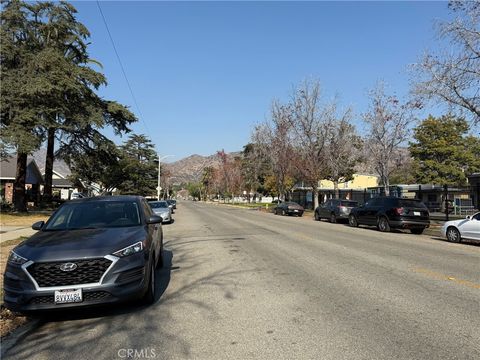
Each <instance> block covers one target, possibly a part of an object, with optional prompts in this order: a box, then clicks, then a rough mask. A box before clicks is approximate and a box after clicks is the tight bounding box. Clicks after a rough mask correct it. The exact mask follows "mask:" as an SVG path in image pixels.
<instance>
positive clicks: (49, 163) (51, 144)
mask: <svg viewBox="0 0 480 360" xmlns="http://www.w3.org/2000/svg"><path fill="white" fill-rule="evenodd" d="M54 148H55V129H54V128H49V129H48V141H47V156H46V158H45V179H44V180H45V187H44V188H43V202H45V203H50V202H51V201H52V182H53V161H54V160H55V158H54Z"/></svg>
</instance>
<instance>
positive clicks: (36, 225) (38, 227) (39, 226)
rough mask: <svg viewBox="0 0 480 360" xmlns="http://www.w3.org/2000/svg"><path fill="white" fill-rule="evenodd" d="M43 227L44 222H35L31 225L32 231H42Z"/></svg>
mask: <svg viewBox="0 0 480 360" xmlns="http://www.w3.org/2000/svg"><path fill="white" fill-rule="evenodd" d="M43 225H45V221H37V222H36V223H34V224H33V225H32V229H33V230H42V228H43Z"/></svg>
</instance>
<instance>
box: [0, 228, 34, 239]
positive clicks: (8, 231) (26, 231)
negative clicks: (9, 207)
mask: <svg viewBox="0 0 480 360" xmlns="http://www.w3.org/2000/svg"><path fill="white" fill-rule="evenodd" d="M36 232H37V231H36V230H33V229H32V227H31V226H8V225H5V226H0V243H3V242H5V241H8V240H13V239H18V238H19V237H22V236H24V237H29V236H32V235H33V234H35V233H36Z"/></svg>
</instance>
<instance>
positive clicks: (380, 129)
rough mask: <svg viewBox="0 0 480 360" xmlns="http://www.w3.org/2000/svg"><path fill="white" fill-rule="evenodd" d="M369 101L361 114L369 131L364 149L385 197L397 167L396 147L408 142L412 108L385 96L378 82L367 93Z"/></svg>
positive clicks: (408, 104) (383, 86)
mask: <svg viewBox="0 0 480 360" xmlns="http://www.w3.org/2000/svg"><path fill="white" fill-rule="evenodd" d="M370 99H371V105H370V108H369V110H368V112H367V113H365V114H363V120H364V121H365V123H366V125H367V128H368V130H367V131H368V135H367V138H366V143H365V145H366V147H367V151H368V156H369V158H370V161H371V162H372V163H373V167H374V169H375V171H376V173H377V174H378V176H379V177H380V182H381V184H382V185H383V187H384V190H385V194H386V195H389V194H390V190H389V186H390V180H389V178H390V175H391V174H392V172H393V170H394V169H395V168H396V167H397V166H398V156H397V155H398V147H399V146H400V145H401V144H402V143H403V142H405V141H406V140H407V139H408V134H409V126H410V125H411V124H412V123H413V122H414V121H415V116H414V112H413V110H414V109H415V105H412V104H411V103H405V104H400V101H399V100H398V99H397V98H396V97H395V96H389V95H387V94H386V93H385V85H384V84H383V83H381V82H380V83H378V84H377V86H376V87H375V88H374V89H373V90H372V91H371V92H370Z"/></svg>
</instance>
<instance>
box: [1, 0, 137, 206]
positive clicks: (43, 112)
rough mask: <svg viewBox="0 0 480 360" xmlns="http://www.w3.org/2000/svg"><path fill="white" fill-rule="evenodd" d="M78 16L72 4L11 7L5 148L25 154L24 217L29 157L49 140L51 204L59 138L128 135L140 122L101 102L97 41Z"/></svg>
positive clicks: (5, 14)
mask: <svg viewBox="0 0 480 360" xmlns="http://www.w3.org/2000/svg"><path fill="white" fill-rule="evenodd" d="M75 14H76V10H75V8H74V7H73V6H72V5H71V4H69V3H67V2H59V3H53V2H38V3H28V2H23V1H18V0H12V1H5V2H4V3H3V7H2V15H1V16H2V17H1V20H2V23H1V25H2V26H1V31H2V34H1V35H2V54H1V63H2V79H1V80H2V111H1V113H2V143H7V144H13V145H15V147H17V153H18V171H17V180H16V183H17V186H16V192H15V193H18V195H17V196H15V199H17V200H18V202H19V204H18V206H17V207H22V209H23V208H24V199H23V198H24V191H25V190H24V187H25V184H24V183H23V180H22V179H24V178H25V174H24V173H23V172H24V171H25V169H26V155H27V154H29V153H31V152H33V151H34V150H36V149H37V148H38V147H40V144H41V143H42V142H43V141H44V140H45V139H46V140H47V157H46V162H45V189H44V196H45V199H46V200H47V201H48V200H49V199H50V198H51V190H52V174H53V161H54V149H55V140H56V138H57V137H58V138H62V137H72V136H73V137H75V136H77V134H78V133H81V134H82V135H83V136H85V135H86V134H87V131H94V130H95V129H98V128H102V127H104V126H106V125H110V126H112V127H113V128H114V131H115V132H116V133H120V132H128V131H129V128H128V125H129V124H130V123H132V122H134V121H136V118H135V116H134V115H133V114H132V113H130V112H129V111H128V110H127V109H126V108H125V107H124V106H122V105H120V104H117V103H115V102H112V101H105V100H103V99H101V98H100V97H98V95H96V94H95V90H97V89H98V88H99V86H101V85H104V84H106V80H105V77H104V76H103V75H102V74H101V73H99V72H97V71H94V70H93V69H91V68H90V67H89V66H88V65H89V64H90V63H92V62H94V61H93V60H91V59H90V58H89V56H88V52H87V42H86V41H87V40H88V37H89V35H90V34H89V32H88V30H87V29H86V28H85V27H84V26H83V25H82V24H81V23H80V22H78V21H77V19H76V17H75ZM4 39H5V41H4ZM72 133H73V135H72ZM94 136H96V135H95V134H94V133H92V134H90V137H94ZM68 145H69V146H70V147H75V144H71V143H69V144H68ZM64 149H65V148H64ZM66 151H68V150H66ZM17 200H16V201H15V202H16V203H17ZM22 203H23V205H22Z"/></svg>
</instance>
